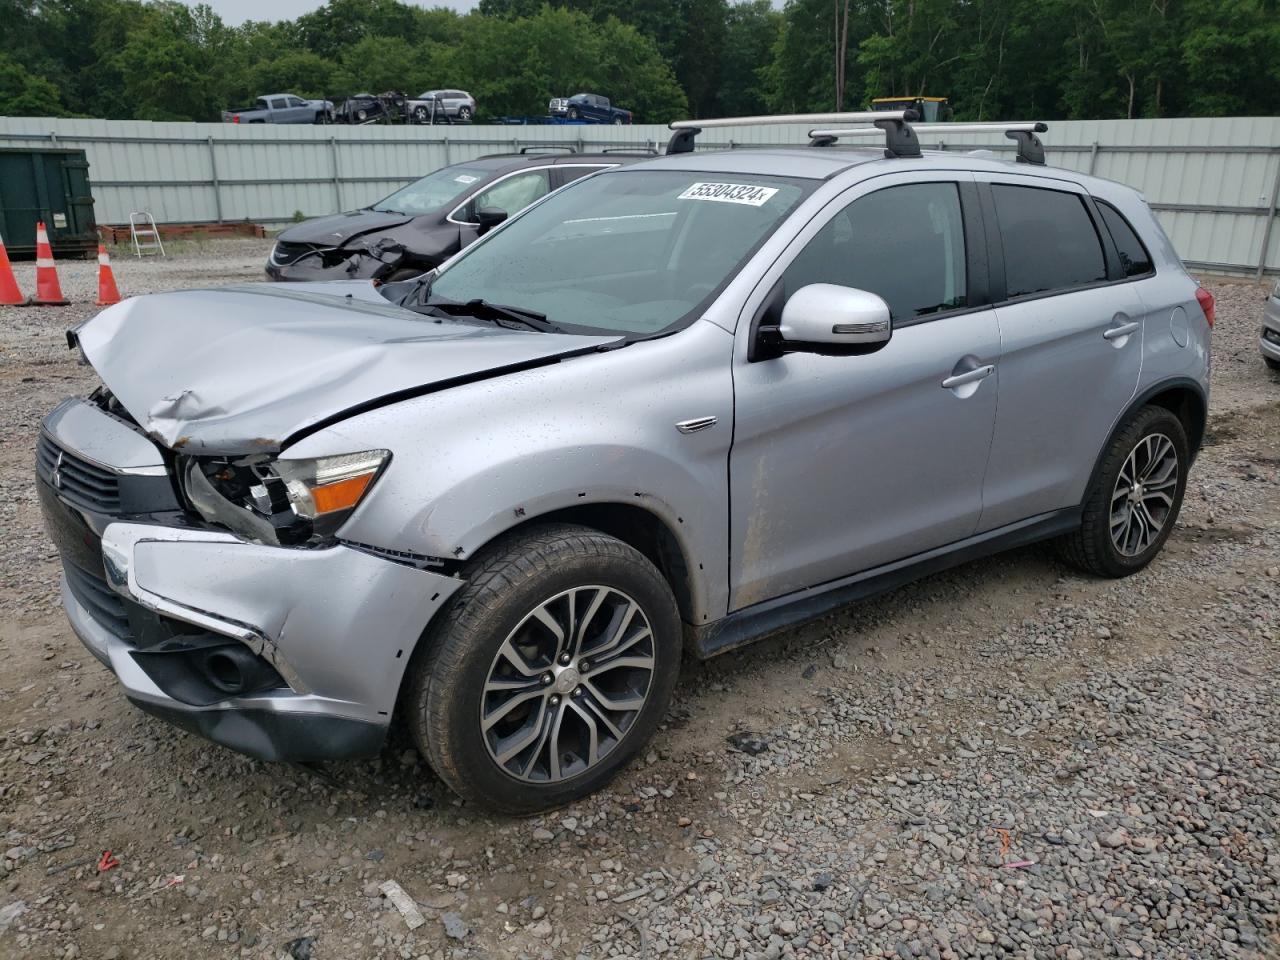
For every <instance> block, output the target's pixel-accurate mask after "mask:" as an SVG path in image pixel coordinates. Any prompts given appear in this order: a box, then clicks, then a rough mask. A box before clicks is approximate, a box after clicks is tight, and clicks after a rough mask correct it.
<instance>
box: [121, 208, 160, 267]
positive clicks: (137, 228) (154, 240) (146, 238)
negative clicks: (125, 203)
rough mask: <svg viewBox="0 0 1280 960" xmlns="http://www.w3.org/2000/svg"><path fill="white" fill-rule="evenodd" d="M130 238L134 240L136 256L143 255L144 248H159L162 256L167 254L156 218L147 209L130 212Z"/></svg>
mask: <svg viewBox="0 0 1280 960" xmlns="http://www.w3.org/2000/svg"><path fill="white" fill-rule="evenodd" d="M139 238H141V239H139ZM129 239H131V240H132V241H133V253H134V255H135V256H138V257H141V256H142V251H143V250H159V251H160V256H162V257H163V256H166V254H165V252H164V243H163V242H161V240H160V230H159V228H157V227H156V218H155V217H153V216H152V215H151V214H150V213H148V212H147V211H146V210H135V211H134V212H133V213H131V214H129Z"/></svg>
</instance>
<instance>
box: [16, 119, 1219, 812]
mask: <svg viewBox="0 0 1280 960" xmlns="http://www.w3.org/2000/svg"><path fill="white" fill-rule="evenodd" d="M687 141H688V137H687V135H686V144H687ZM820 142H830V138H827V139H826V140H821V141H820ZM1212 321H1213V307H1212V299H1211V298H1210V297H1209V295H1208V294H1207V293H1206V292H1205V291H1203V290H1201V289H1200V288H1199V287H1198V285H1197V284H1196V282H1195V281H1194V280H1193V279H1192V278H1191V277H1190V276H1188V275H1187V273H1186V271H1185V270H1184V269H1183V266H1182V264H1181V262H1180V261H1179V259H1178V257H1177V254H1176V253H1175V252H1174V250H1173V248H1172V247H1171V245H1170V243H1169V241H1168V239H1167V238H1166V237H1165V235H1164V233H1163V232H1162V231H1161V229H1160V227H1159V226H1158V225H1157V223H1156V221H1155V219H1154V218H1153V216H1152V214H1151V211H1150V210H1149V209H1148V207H1147V205H1146V204H1145V203H1144V202H1143V200H1142V198H1141V197H1140V196H1139V195H1138V194H1137V193H1135V192H1134V191H1133V190H1131V189H1129V188H1127V187H1124V186H1121V185H1120V184H1117V183H1110V182H1107V181H1103V180H1097V179H1093V178H1091V177H1087V176H1083V175H1081V174H1078V173H1074V172H1072V171H1068V170H1058V169H1051V168H1048V167H1045V166H1042V165H1037V164H1035V163H1013V162H1005V161H1000V160H995V159H990V158H988V157H981V156H967V155H964V154H960V153H957V152H955V151H952V152H945V153H926V154H924V155H922V156H917V157H911V156H907V157H905V158H904V157H902V156H899V155H892V152H891V155H890V156H886V155H885V151H883V150H867V149H844V148H840V147H834V148H797V149H789V150H734V151H732V152H724V153H692V152H674V153H672V154H671V155H668V156H665V157H662V158H657V159H654V160H651V161H646V162H642V163H638V164H634V165H631V166H627V167H621V168H619V169H616V170H610V171H607V172H602V173H599V174H595V175H593V176H590V177H587V178H585V179H583V180H580V181H578V182H576V183H574V184H571V185H569V186H567V187H565V188H564V189H562V190H560V191H557V192H556V193H553V194H551V195H550V196H548V197H546V198H545V199H543V200H542V201H540V202H538V203H536V204H535V205H533V206H532V207H530V208H529V209H527V210H526V211H524V212H523V213H521V214H520V215H518V216H516V217H514V218H513V219H511V220H510V221H508V222H507V223H505V224H503V225H502V226H501V227H499V228H498V229H496V230H494V231H493V232H491V233H490V234H488V235H487V236H486V237H484V238H483V239H482V240H481V241H480V242H478V243H476V244H475V245H474V246H472V247H470V248H469V249H467V250H465V251H463V252H462V253H461V254H459V255H458V256H456V257H455V258H453V259H452V260H451V261H449V262H448V263H447V264H446V265H445V266H444V267H442V268H441V269H439V270H438V271H437V272H435V273H432V274H428V275H426V276H424V277H423V278H420V279H418V280H416V281H404V282H399V283H391V284H386V285H383V286H381V287H378V288H375V287H374V286H373V285H372V284H371V283H369V282H368V281H342V282H334V283H326V284H319V283H317V284H292V285H275V284H259V285H246V286H239V287H224V288H221V289H216V290H195V291H190V292H185V293H166V294H157V295H153V296H146V297H140V298H137V299H134V300H129V301H126V302H124V303H122V304H120V305H118V306H114V307H111V308H110V309H107V310H104V311H103V312H102V313H101V314H99V315H98V316H97V317H96V318H94V319H93V320H91V321H89V322H88V323H87V324H85V325H84V326H82V327H81V328H80V329H79V330H78V331H77V332H76V333H75V334H74V335H73V337H72V339H73V342H74V343H75V344H77V345H78V346H79V348H80V349H81V350H82V351H83V355H84V356H85V357H86V358H87V360H88V362H89V363H91V364H92V365H93V367H94V368H95V369H96V370H97V372H98V373H99V375H100V376H101V378H102V380H103V384H104V385H103V386H102V387H100V388H99V389H98V390H97V391H96V392H94V393H93V394H92V395H90V396H88V397H85V398H78V399H70V400H67V401H65V402H64V403H63V404H62V405H61V406H59V407H58V408H57V409H56V410H54V411H53V412H52V413H51V414H50V415H49V416H48V417H47V418H46V420H45V421H44V424H43V429H42V431H41V436H40V440H39V451H38V464H37V471H38V475H39V484H38V486H39V491H40V496H41V500H42V503H43V507H44V510H45V513H46V516H47V519H48V526H49V529H50V532H51V535H52V537H53V539H54V541H55V543H56V544H57V546H58V549H59V550H60V552H61V555H62V560H63V569H64V572H65V577H64V580H63V584H62V594H63V601H64V603H65V606H66V610H67V615H68V617H69V618H70V620H71V624H72V626H73V628H74V630H75V631H76V633H77V634H78V635H79V636H80V638H81V639H82V640H83V641H84V643H85V644H86V645H87V646H88V648H89V649H90V650H91V651H92V652H93V653H94V654H95V655H96V656H97V657H98V658H99V659H100V660H101V661H102V662H103V663H105V664H107V665H108V666H109V667H110V669H111V670H112V671H113V672H114V673H115V675H116V676H117V677H118V679H119V681H120V683H121V685H122V686H123V687H124V691H125V695H126V696H127V697H128V698H129V699H130V700H131V701H133V702H134V703H135V704H136V705H137V706H139V707H141V708H142V709H143V710H146V711H149V712H151V713H154V714H156V715H159V716H161V717H164V718H166V719H168V720H170V721H172V722H173V723H175V724H178V725H179V726H182V727H185V728H187V729H190V730H194V731H198V732H200V733H202V734H204V735H205V736H207V737H210V738H212V739H213V740H216V741H217V742H219V743H222V744H226V745H227V746H230V747H233V748H235V749H237V750H240V751H243V752H245V753H248V754H251V755H253V756H256V757H262V758H270V759H291V760H332V759H338V758H345V757H354V756H362V755H370V754H375V753H377V752H378V751H379V749H380V748H381V746H382V744H383V740H384V736H385V734H386V733H387V730H388V727H389V726H390V724H391V723H392V722H393V720H394V721H395V722H399V723H403V724H405V725H407V726H408V728H409V730H411V731H412V734H413V736H414V737H415V739H416V742H417V743H418V745H419V747H420V748H421V750H422V752H423V754H424V755H425V756H426V757H428V758H429V759H430V762H431V764H432V766H433V767H434V768H435V770H436V771H437V772H438V773H439V775H440V776H441V777H442V778H443V779H444V780H445V781H446V782H447V783H448V784H449V785H450V786H451V787H452V788H453V789H455V790H456V791H457V792H458V793H460V794H461V795H462V796H464V797H466V798H467V799H469V800H473V801H476V802H478V803H481V804H484V805H487V806H490V807H494V808H498V809H501V810H505V811H513V812H514V811H531V810H536V809H541V808H547V807H552V806H556V805H559V804H563V803H565V802H567V801H569V800H572V799H573V798H576V797H580V796H582V795H584V794H586V793H588V792H589V791H592V790H594V789H596V788H598V787H600V786H601V785H602V784H604V783H605V782H606V781H607V780H609V778H610V777H611V776H613V775H614V774H615V773H616V772H617V771H618V769H619V768H620V767H621V766H622V765H623V764H625V763H626V762H627V760H628V758H629V757H631V756H633V755H634V754H635V753H636V751H637V750H639V749H640V748H641V747H642V745H643V744H644V743H645V742H646V741H647V740H648V739H649V738H650V736H651V735H652V734H653V732H654V730H655V729H656V727H657V726H658V724H659V722H660V721H661V719H662V717H663V713H664V711H665V710H666V708H667V704H668V701H669V700H670V698H671V694H672V689H673V687H674V686H675V683H676V677H677V674H678V672H679V668H680V660H681V656H682V650H685V649H687V650H689V651H691V653H692V654H693V655H695V656H698V657H710V656H713V655H716V654H720V653H723V652H725V651H728V650H733V649H735V648H737V647H739V646H741V645H742V644H744V643H746V642H748V641H750V640H753V639H756V638H757V637H760V636H762V635H763V634H766V633H769V632H772V631H776V630H778V629H780V628H783V627H786V626H788V625H790V624H794V623H796V622H799V621H802V620H805V619H808V618H812V617H815V616H818V615H821V614H823V613H826V612H828V611H830V610H832V609H833V608H835V607H838V606H840V605H842V604H846V603H848V602H850V601H854V600H858V599H861V598H864V597H867V596H869V595H871V594H874V593H877V592H880V591H883V590H885V589H888V588H891V587H893V586H895V585H898V584H902V583H904V582H906V581H908V580H910V579H912V578H914V577H917V576H920V575H922V574H924V573H928V572H931V571H936V570H939V569H941V568H944V567H948V566H951V565H953V564H957V563H960V562H963V561H965V560H968V559H970V558H973V557H977V556H980V555H984V554H989V553H992V552H995V551H997V550H1001V549H1004V548H1006V547H1010V546H1014V545H1019V544H1026V543H1029V542H1031V541H1036V540H1042V539H1048V538H1056V540H1057V541H1058V543H1059V544H1060V545H1061V548H1062V552H1063V553H1064V554H1065V556H1066V557H1067V558H1068V559H1069V560H1070V561H1071V562H1072V563H1074V564H1075V565H1077V566H1078V567H1080V568H1082V569H1083V570H1085V571H1088V572H1090V573H1093V574H1096V575H1099V576H1106V577H1119V576H1125V575H1127V574H1130V573H1133V572H1135V571H1137V570H1140V569H1142V568H1143V567H1144V566H1145V565H1146V564H1147V563H1149V562H1150V561H1151V560H1152V558H1153V557H1154V556H1155V555H1156V554H1157V553H1158V552H1159V550H1160V548H1161V546H1162V545H1163V543H1164V542H1165V540H1166V538H1167V537H1168V536H1169V534H1170V531H1171V530H1172V528H1173V525H1174V522H1175V520H1176V518H1177V515H1178V509H1179V506H1180V504H1181V502H1182V497H1183V491H1184V489H1185V486H1186V482H1187V471H1188V469H1189V468H1190V466H1191V463H1192V460H1193V458H1194V456H1195V454H1196V451H1197V448H1198V447H1199V445H1200V441H1201V437H1202V434H1203V432H1204V424H1205V411H1206V405H1207V400H1208V385H1209V363H1210V359H1209V343H1210V326H1211V324H1212Z"/></svg>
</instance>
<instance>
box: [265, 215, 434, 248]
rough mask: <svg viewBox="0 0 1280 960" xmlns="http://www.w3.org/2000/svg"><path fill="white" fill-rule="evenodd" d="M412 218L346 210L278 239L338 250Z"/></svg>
mask: <svg viewBox="0 0 1280 960" xmlns="http://www.w3.org/2000/svg"><path fill="white" fill-rule="evenodd" d="M412 219H413V217H411V216H409V215H408V214H405V213H379V212H378V211H376V210H349V211H347V212H346V213H335V214H333V216H329V217H316V218H315V219H314V220H307V221H305V222H303V223H300V224H298V225H297V226H296V227H290V228H289V229H288V230H285V231H284V232H283V233H281V234H280V236H279V237H278V238H277V239H279V240H283V241H284V242H285V243H314V244H315V245H316V246H319V247H339V246H342V244H344V243H346V242H347V241H348V240H350V239H351V238H352V237H358V236H360V235H361V234H364V233H369V232H371V231H374V230H386V229H389V228H390V227H398V226H400V225H401V224H404V223H408V222H409V221H410V220H412Z"/></svg>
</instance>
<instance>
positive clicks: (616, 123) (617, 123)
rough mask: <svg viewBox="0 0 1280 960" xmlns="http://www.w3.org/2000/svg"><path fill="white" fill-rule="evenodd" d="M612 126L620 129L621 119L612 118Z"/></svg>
mask: <svg viewBox="0 0 1280 960" xmlns="http://www.w3.org/2000/svg"><path fill="white" fill-rule="evenodd" d="M613 125H614V126H615V127H620V126H622V118H621V117H614V118H613Z"/></svg>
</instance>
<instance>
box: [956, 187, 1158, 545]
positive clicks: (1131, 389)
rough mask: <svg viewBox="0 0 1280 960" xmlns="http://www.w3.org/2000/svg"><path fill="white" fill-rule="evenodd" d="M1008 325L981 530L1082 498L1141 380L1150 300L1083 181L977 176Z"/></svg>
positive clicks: (1002, 319)
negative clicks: (1122, 262)
mask: <svg viewBox="0 0 1280 960" xmlns="http://www.w3.org/2000/svg"><path fill="white" fill-rule="evenodd" d="M977 179H978V180H979V189H980V190H981V192H982V196H983V204H984V211H985V213H986V216H985V220H986V222H987V224H988V227H989V229H988V246H989V250H990V254H991V261H992V292H993V297H994V298H995V300H996V311H995V312H996V319H997V321H998V322H999V325H1000V405H999V410H998V411H997V413H996V424H995V434H994V436H993V438H992V445H991V463H990V466H989V468H988V470H987V479H986V483H985V486H984V489H983V498H982V499H983V510H982V519H981V521H980V523H979V530H980V531H984V530H992V529H995V528H997V527H1002V526H1005V525H1006V524H1009V523H1014V522H1016V521H1018V520H1023V519H1027V518H1030V517H1035V516H1039V515H1041V514H1045V513H1050V512H1052V511H1055V510H1060V509H1063V508H1067V507H1074V506H1077V505H1078V504H1079V503H1080V502H1081V500H1082V499H1083V497H1084V489H1085V486H1086V485H1087V483H1088V479H1089V475H1090V474H1091V473H1092V471H1093V466H1094V463H1095V461H1096V459H1097V456H1098V453H1099V451H1100V450H1101V449H1102V445H1103V443H1104V442H1105V441H1106V438H1107V436H1108V435H1109V433H1110V431H1111V428H1112V425H1113V424H1114V423H1115V420H1116V417H1117V416H1118V415H1119V414H1120V412H1121V411H1123V410H1124V408H1125V407H1126V406H1127V404H1128V403H1129V401H1130V400H1131V399H1132V397H1133V396H1134V393H1135V392H1136V390H1137V386H1138V376H1139V373H1140V372H1141V368H1142V337H1143V318H1144V314H1145V307H1144V305H1143V301H1142V297H1141V295H1140V293H1139V291H1138V287H1137V285H1136V284H1133V283H1127V282H1124V278H1123V276H1122V273H1121V271H1120V269H1119V263H1118V259H1117V257H1116V254H1115V248H1114V246H1113V244H1112V243H1111V241H1110V234H1109V233H1108V232H1107V230H1106V227H1105V226H1104V224H1103V222H1102V219H1101V215H1100V214H1099V212H1098V209H1097V207H1096V206H1095V205H1094V203H1093V201H1092V199H1091V198H1090V197H1089V196H1088V194H1087V193H1086V192H1085V191H1084V190H1083V189H1082V188H1081V187H1079V186H1077V185H1076V184H1073V183H1070V182H1067V181H1061V180H1051V179H1049V178H1035V177H1008V176H1000V175H982V174H980V175H978V178H977Z"/></svg>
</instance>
